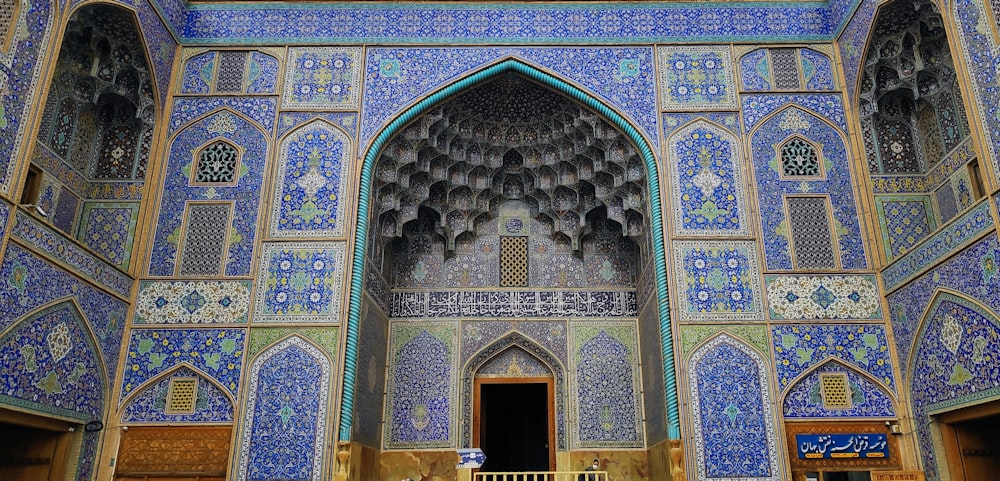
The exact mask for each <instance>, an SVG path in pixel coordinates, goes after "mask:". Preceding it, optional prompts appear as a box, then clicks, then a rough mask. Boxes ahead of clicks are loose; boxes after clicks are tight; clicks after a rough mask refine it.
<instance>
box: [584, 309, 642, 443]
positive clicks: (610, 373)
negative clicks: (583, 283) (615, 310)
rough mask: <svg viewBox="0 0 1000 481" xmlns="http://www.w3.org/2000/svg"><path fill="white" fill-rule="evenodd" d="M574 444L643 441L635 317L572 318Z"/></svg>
mask: <svg viewBox="0 0 1000 481" xmlns="http://www.w3.org/2000/svg"><path fill="white" fill-rule="evenodd" d="M570 329H571V331H572V349H571V352H572V359H571V361H570V365H571V366H575V371H574V372H573V376H572V380H573V385H574V386H575V391H576V392H575V393H574V394H575V395H574V396H573V397H572V399H573V401H575V402H574V403H573V404H574V407H575V411H576V418H577V419H578V420H579V423H578V424H577V429H576V432H575V433H573V436H574V446H576V447H580V448H595V447H605V448H607V447H617V448H630V447H631V448H636V447H642V446H643V433H642V422H641V418H642V415H641V408H640V406H641V400H640V399H639V371H638V369H637V367H638V357H639V353H638V348H637V342H636V328H635V323H631V322H630V323H619V324H607V323H600V324H596V325H595V324H594V323H573V324H571V326H570Z"/></svg>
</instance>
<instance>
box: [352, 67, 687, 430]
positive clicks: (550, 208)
mask: <svg viewBox="0 0 1000 481" xmlns="http://www.w3.org/2000/svg"><path fill="white" fill-rule="evenodd" d="M658 179H659V175H658V172H657V167H656V160H655V158H654V156H653V153H652V150H651V149H650V148H649V142H648V141H647V140H646V139H644V138H643V137H642V135H641V134H640V133H639V132H638V131H637V130H636V129H635V128H634V127H632V126H631V125H630V124H629V123H628V121H626V120H625V118H624V117H622V116H621V115H619V114H618V113H617V112H615V111H614V110H612V109H611V108H609V107H608V106H607V105H605V104H604V103H603V101H601V100H598V98H597V97H594V96H592V95H590V94H588V93H586V92H585V91H583V90H581V89H580V88H578V87H576V86H574V85H571V84H569V83H567V82H565V81H563V80H561V79H559V78H556V77H554V76H552V75H551V74H549V73H547V72H543V71H542V70H539V69H537V68H535V67H533V66H530V65H528V64H526V63H524V62H522V61H520V60H516V59H506V60H502V61H499V62H498V63H496V64H493V65H492V66H489V67H487V68H485V69H483V70H480V71H478V72H475V73H473V74H470V75H469V76H467V77H465V78H463V79H461V80H459V81H457V82H455V83H453V84H451V85H448V86H446V87H445V88H443V89H441V90H439V91H437V92H434V93H433V94H431V95H429V96H428V97H426V98H424V99H423V100H421V101H419V102H417V103H416V104H415V105H413V106H412V107H410V108H409V109H408V110H406V111H405V112H403V113H402V114H401V115H400V116H399V117H397V118H396V119H395V120H393V121H392V122H391V123H390V124H388V125H387V126H386V127H385V129H384V130H383V131H382V132H381V133H380V134H379V135H378V136H377V137H376V138H375V140H374V141H373V142H372V144H371V145H370V147H369V149H368V151H367V153H366V154H365V156H364V160H363V164H362V166H361V180H360V183H359V191H360V193H361V195H360V200H359V206H358V218H357V227H356V242H355V243H354V246H355V248H354V249H355V250H354V257H353V269H352V271H351V272H352V279H351V289H350V307H349V314H348V324H347V342H346V347H345V356H346V358H345V373H344V391H343V392H344V398H343V402H342V409H341V420H340V440H342V441H350V440H351V431H352V424H353V422H354V420H353V416H354V411H355V409H354V402H355V401H354V399H353V393H354V383H355V381H356V370H357V369H358V366H357V364H358V346H359V330H360V329H364V330H366V331H368V332H372V331H377V330H373V329H367V328H364V327H360V324H361V322H360V321H361V314H362V304H363V302H364V303H365V304H366V305H367V306H368V308H369V309H371V308H376V307H377V308H378V309H380V310H381V311H383V312H385V313H386V314H387V317H388V320H387V322H389V323H390V324H391V325H392V326H394V327H393V329H395V326H396V325H402V324H405V323H408V322H411V321H409V320H410V319H413V320H417V319H419V320H421V321H423V322H426V321H429V320H431V319H433V320H435V321H438V320H441V321H444V320H446V319H453V320H459V319H462V320H475V319H486V320H488V321H490V322H494V321H495V322H496V323H497V324H498V325H499V324H507V325H510V323H511V321H508V320H507V319H512V318H515V319H517V318H520V319H523V318H528V319H531V318H535V319H539V318H542V319H558V318H562V319H565V318H567V317H581V316H582V317H587V316H599V317H603V318H605V319H607V318H609V317H612V318H620V319H631V320H632V322H638V321H637V318H638V312H639V310H640V309H642V307H643V306H645V305H647V304H651V303H653V302H655V306H653V309H654V310H655V311H656V312H657V314H658V316H651V317H653V320H652V322H654V323H658V324H659V326H658V327H659V331H660V334H661V338H662V342H661V343H660V344H659V345H658V346H657V347H658V348H659V351H660V352H659V358H658V359H657V360H658V361H660V362H661V363H662V365H663V372H665V373H668V374H666V375H665V376H663V377H664V378H665V379H664V380H663V385H664V391H665V392H666V396H665V397H666V406H664V405H663V404H662V401H660V402H661V404H659V405H658V406H655V407H649V406H647V410H649V409H659V410H664V411H666V413H667V415H666V419H667V420H668V423H667V424H668V426H669V428H668V431H669V433H670V434H669V435H670V437H671V438H677V437H679V427H678V414H677V401H676V388H675V382H674V379H673V375H672V373H673V371H674V368H673V347H672V337H671V335H672V334H671V329H670V317H669V305H668V299H667V289H666V271H665V265H666V264H665V254H664V248H663V232H662V214H661V207H660V203H659V199H660V187H659V183H658ZM502 279H503V280H502ZM570 289H571V290H574V292H572V293H568V292H566V291H567V290H570ZM581 289H584V290H585V291H582V290H581ZM565 296H571V297H565ZM595 296H596V297H595ZM598 298H600V299H601V301H599V302H598V301H596V299H598ZM585 304H589V305H594V306H596V305H602V306H609V308H608V309H607V310H606V311H601V313H596V311H591V310H588V309H589V308H582V309H580V308H581V307H582V306H583V305H585ZM570 306H576V307H570ZM567 309H570V310H572V312H570V311H568V310H567ZM370 318H372V316H367V317H366V321H365V322H368V319H370ZM376 318H377V317H376ZM453 322H454V321H453ZM519 322H520V321H519ZM528 322H530V321H528ZM452 326H454V327H451V328H449V329H459V327H460V325H459V324H458V323H454V324H452ZM359 327H360V329H359ZM510 330H511V329H510V328H509V327H507V328H503V329H502V330H500V331H499V332H498V333H496V332H495V333H490V335H491V336H498V337H497V338H490V339H485V340H483V343H485V344H488V343H489V342H491V340H495V339H498V338H499V337H502V335H503V334H502V333H503V332H508V331H510ZM455 334H456V336H457V337H459V338H460V339H461V342H459V344H460V347H458V349H459V350H460V351H463V354H462V357H463V358H465V357H466V354H465V353H464V349H465V348H466V347H465V343H466V342H467V340H466V336H464V335H463V333H461V332H456V333H455ZM563 336H565V334H563ZM362 342H366V341H362ZM476 342H478V341H476ZM472 344H475V342H473V343H472ZM485 344H476V345H478V346H482V345H485ZM395 349H396V347H395V346H394V345H392V343H391V342H390V351H393V352H394V350H395ZM473 350H475V349H473ZM393 352H389V353H388V358H389V359H387V363H388V364H390V366H389V370H388V372H389V373H390V376H391V375H392V374H391V373H393V372H395V371H394V369H396V367H394V366H392V365H391V363H392V362H394V353H393ZM528 352H532V353H533V352H534V351H531V350H528ZM562 352H565V349H563V351H562ZM536 357H537V356H536ZM563 357H565V354H563ZM556 359H559V358H556ZM545 364H547V365H550V366H552V364H550V363H548V362H546V363H545ZM556 364H558V363H556ZM636 367H638V366H636ZM554 372H555V371H554ZM462 374H463V375H465V376H466V377H465V378H464V379H462V380H458V382H459V383H460V385H462V386H463V395H465V394H467V392H468V390H469V389H471V383H472V379H473V377H474V374H475V372H474V371H465V372H463V373H462ZM555 375H556V377H557V378H558V377H559V374H558V373H556V374H555ZM558 384H559V382H558V381H557V385H558ZM390 395H391V393H390ZM557 397H560V398H561V397H562V395H559V394H558V392H557ZM465 399H468V397H467V396H466V398H465ZM456 401H457V400H455V399H453V400H452V401H451V403H450V404H451V405H452V406H453V408H452V413H451V416H452V417H453V420H455V419H466V415H467V411H466V408H467V407H466V406H465V405H463V406H462V408H461V409H462V414H461V415H459V413H458V409H456V408H455V407H454V406H457V405H458V404H457V403H456ZM564 402H565V400H564V399H559V400H557V404H559V403H564ZM392 403H393V400H392V399H387V400H386V405H387V406H389V405H392ZM463 403H464V401H463ZM387 413H388V411H387ZM557 415H559V416H562V415H565V413H564V412H558V413H557ZM385 421H386V423H387V425H386V428H385V429H386V430H389V429H390V426H389V424H391V423H393V422H395V421H394V420H391V419H385ZM560 422H561V421H560ZM463 429H465V430H466V431H468V429H469V426H468V425H466V426H465V427H464V428H463ZM561 429H562V428H560V433H562V432H563V431H562V430H561ZM470 436H471V433H468V432H463V434H462V436H460V437H458V440H457V442H458V443H468V441H469V440H470ZM559 439H560V442H561V443H565V440H564V438H563V437H562V434H560V438H559ZM561 446H565V444H562V445H561ZM454 447H462V446H459V445H456V446H454ZM562 449H565V448H562Z"/></svg>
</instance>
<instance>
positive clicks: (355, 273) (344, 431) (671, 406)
mask: <svg viewBox="0 0 1000 481" xmlns="http://www.w3.org/2000/svg"><path fill="white" fill-rule="evenodd" d="M508 72H515V73H518V74H521V75H524V76H525V77H528V78H529V79H531V80H534V81H536V82H539V83H541V84H543V85H546V86H548V87H550V88H552V89H555V90H556V91H559V92H561V93H563V94H566V95H568V96H570V97H572V98H573V99H575V100H577V101H578V102H580V103H582V104H584V105H586V106H587V107H589V108H591V109H593V110H595V111H597V112H599V113H600V114H601V115H603V116H604V117H605V118H607V119H608V120H609V121H611V123H612V124H614V125H615V126H616V127H618V128H620V129H622V131H623V132H625V134H626V135H628V137H629V138H630V139H631V140H632V142H634V143H635V145H636V146H638V148H639V153H640V155H642V159H643V161H644V162H645V163H646V171H647V176H646V177H647V181H648V183H649V184H648V186H649V199H650V225H651V227H652V229H653V239H652V240H653V260H654V265H655V270H656V299H657V307H658V312H659V317H660V338H661V343H660V349H661V354H662V356H663V374H664V376H663V377H664V379H663V380H664V391H665V392H666V404H667V428H668V435H669V437H670V438H671V439H678V438H679V437H680V417H679V415H678V407H677V381H676V378H675V377H676V376H675V374H674V346H673V344H674V343H673V334H672V331H671V327H670V302H669V299H668V297H667V268H666V252H665V249H664V240H663V239H664V237H663V214H662V209H661V206H660V183H659V175H658V174H659V172H658V169H657V166H656V158H655V157H654V155H653V151H652V149H650V147H649V143H648V142H647V141H646V139H645V138H643V136H642V135H641V134H640V133H639V131H638V130H636V128H635V127H633V126H632V125H631V124H630V123H629V122H628V121H627V120H625V118H624V117H622V116H621V115H620V114H618V113H617V112H615V111H614V110H612V109H611V108H610V107H608V106H607V105H605V104H604V103H603V102H601V101H600V100H598V99H597V98H596V97H594V96H593V95H591V94H589V93H587V92H585V91H583V90H581V89H580V88H578V87H576V86H574V85H571V84H569V83H567V82H565V81H563V80H561V79H559V78H557V77H555V76H553V75H552V74H549V73H546V72H543V71H541V70H539V69H537V68H535V67H533V66H530V65H528V64H526V63H523V62H521V61H519V60H515V59H507V60H504V61H501V62H499V63H497V64H494V65H492V66H490V67H488V68H486V69H483V70H480V71H478V72H476V73H473V74H471V75H469V76H467V77H464V78H462V79H460V80H458V81H456V82H454V83H451V84H449V85H448V86H446V87H444V88H442V89H440V90H438V91H436V92H434V93H433V94H431V95H430V96H428V97H426V98H424V99H423V100H421V101H420V102H418V103H417V104H415V105H413V106H412V107H410V108H409V109H407V110H406V111H405V112H403V113H402V114H400V115H399V116H397V117H396V118H395V119H394V120H393V121H392V122H391V123H389V125H388V126H386V127H385V128H384V129H383V130H382V131H381V132H380V133H379V134H378V136H376V137H375V140H374V141H372V143H371V144H370V146H369V147H368V151H367V152H366V153H365V157H364V161H363V163H362V166H361V180H360V182H359V185H358V191H359V199H358V214H357V225H356V227H355V240H354V256H353V258H352V261H351V290H350V299H349V302H348V316H347V342H346V346H345V348H344V384H343V391H342V393H343V398H342V400H341V406H340V434H339V440H340V441H343V442H347V441H350V439H351V427H352V426H353V421H354V419H353V416H354V415H353V411H354V384H355V381H356V380H357V361H358V323H359V321H360V319H361V295H362V290H363V287H364V265H365V250H366V248H367V245H368V242H367V237H368V214H369V204H370V202H371V200H372V199H371V195H372V191H371V189H372V171H373V170H374V166H375V160H376V159H377V158H378V155H379V154H380V153H381V150H382V147H384V146H385V143H386V142H387V141H388V140H389V139H390V138H391V137H392V136H393V135H395V134H396V133H397V132H399V131H400V130H401V129H402V128H403V127H404V126H406V125H407V124H409V123H410V121H412V120H413V119H415V118H416V117H417V116H419V115H421V114H423V113H424V112H426V111H427V110H429V109H430V108H431V107H432V106H434V105H436V104H438V103H440V102H441V101H443V100H445V99H447V98H449V97H451V96H453V95H455V94H457V93H459V92H461V91H463V90H465V89H467V88H469V87H472V86H474V85H476V84H479V83H481V82H483V81H485V80H488V79H490V78H493V77H495V76H497V75H500V74H503V73H508Z"/></svg>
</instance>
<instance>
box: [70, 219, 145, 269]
mask: <svg viewBox="0 0 1000 481" xmlns="http://www.w3.org/2000/svg"><path fill="white" fill-rule="evenodd" d="M138 220H139V204H138V203H134V202H127V203H126V202H86V203H84V204H83V214H82V215H81V220H80V234H79V236H80V240H81V241H83V243H84V244H87V246H88V247H90V248H91V249H93V250H94V251H95V252H97V253H99V254H101V255H103V256H104V258H105V259H107V260H108V262H111V263H112V264H114V265H116V266H118V267H120V268H122V269H128V264H129V261H130V260H131V258H132V243H133V242H134V241H135V225H136V222H138Z"/></svg>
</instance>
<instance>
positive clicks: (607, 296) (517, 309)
mask: <svg viewBox="0 0 1000 481" xmlns="http://www.w3.org/2000/svg"><path fill="white" fill-rule="evenodd" d="M637 314H638V309H637V306H636V298H635V293H634V292H631V291H597V292H586V291H457V290H456V291H430V292H412V291H406V292H393V293H392V300H391V301H390V304H389V315H390V316H391V317H393V318H468V317H501V318H503V317H634V316H636V315H637Z"/></svg>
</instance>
